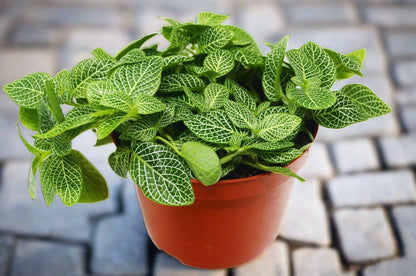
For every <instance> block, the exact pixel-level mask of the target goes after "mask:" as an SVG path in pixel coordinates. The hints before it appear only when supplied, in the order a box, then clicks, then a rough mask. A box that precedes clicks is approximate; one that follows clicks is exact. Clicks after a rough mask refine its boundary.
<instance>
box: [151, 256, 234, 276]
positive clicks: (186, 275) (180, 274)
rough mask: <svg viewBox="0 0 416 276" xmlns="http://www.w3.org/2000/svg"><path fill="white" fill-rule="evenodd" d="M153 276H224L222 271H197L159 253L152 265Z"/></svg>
mask: <svg viewBox="0 0 416 276" xmlns="http://www.w3.org/2000/svg"><path fill="white" fill-rule="evenodd" d="M153 275H154V276H167V275H169V276H194V275H198V276H226V275H227V271H226V270H224V269H198V268H193V267H189V266H185V265H183V264H181V263H180V262H179V261H178V260H176V259H174V258H173V257H171V256H169V255H167V254H165V253H163V252H159V253H157V255H156V260H155V263H154V271H153Z"/></svg>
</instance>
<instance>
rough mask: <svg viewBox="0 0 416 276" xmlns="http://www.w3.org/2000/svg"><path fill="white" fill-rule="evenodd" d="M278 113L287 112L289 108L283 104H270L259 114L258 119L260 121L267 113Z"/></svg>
mask: <svg viewBox="0 0 416 276" xmlns="http://www.w3.org/2000/svg"><path fill="white" fill-rule="evenodd" d="M278 113H289V109H288V108H287V107H286V106H284V105H278V106H271V107H269V108H266V109H265V110H264V111H262V112H261V113H260V114H259V120H260V121H262V120H263V119H264V118H265V117H266V116H267V115H270V114H278Z"/></svg>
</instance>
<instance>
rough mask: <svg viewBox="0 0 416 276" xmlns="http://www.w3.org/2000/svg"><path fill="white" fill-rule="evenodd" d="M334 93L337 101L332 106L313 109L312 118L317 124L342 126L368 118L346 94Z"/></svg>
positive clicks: (332, 126)
mask: <svg viewBox="0 0 416 276" xmlns="http://www.w3.org/2000/svg"><path fill="white" fill-rule="evenodd" d="M335 94H336V96H337V101H336V103H335V104H334V105H333V106H331V107H329V108H327V109H322V110H317V111H314V113H313V118H314V120H315V121H316V122H317V123H318V124H320V125H321V126H324V127H328V128H343V127H346V126H349V125H351V124H355V123H358V122H362V121H365V120H367V119H368V117H367V115H366V113H363V112H362V110H361V108H360V107H357V106H356V105H355V104H354V102H353V101H351V100H350V99H349V98H348V97H347V96H346V95H344V94H343V93H342V92H335Z"/></svg>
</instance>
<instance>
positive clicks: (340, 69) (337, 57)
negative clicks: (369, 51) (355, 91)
mask: <svg viewBox="0 0 416 276" xmlns="http://www.w3.org/2000/svg"><path fill="white" fill-rule="evenodd" d="M325 52H327V54H328V55H329V56H330V57H331V59H332V61H333V62H334V64H335V67H336V70H337V79H338V80H342V79H348V78H350V77H352V76H353V75H354V74H355V75H359V76H362V75H363V74H362V73H361V69H362V61H363V60H360V58H359V57H362V53H361V52H360V54H359V57H356V56H355V55H350V56H348V55H347V56H345V55H342V54H340V53H338V52H335V51H333V50H329V49H325Z"/></svg>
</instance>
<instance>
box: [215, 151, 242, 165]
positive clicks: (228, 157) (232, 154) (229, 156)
mask: <svg viewBox="0 0 416 276" xmlns="http://www.w3.org/2000/svg"><path fill="white" fill-rule="evenodd" d="M246 150H247V149H246V148H241V149H239V150H238V151H236V152H234V153H231V154H228V155H226V156H224V157H223V158H221V159H220V164H221V165H222V164H225V163H227V162H229V161H231V160H232V159H233V158H234V157H236V156H237V155H239V154H241V153H242V152H244V151H246Z"/></svg>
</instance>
